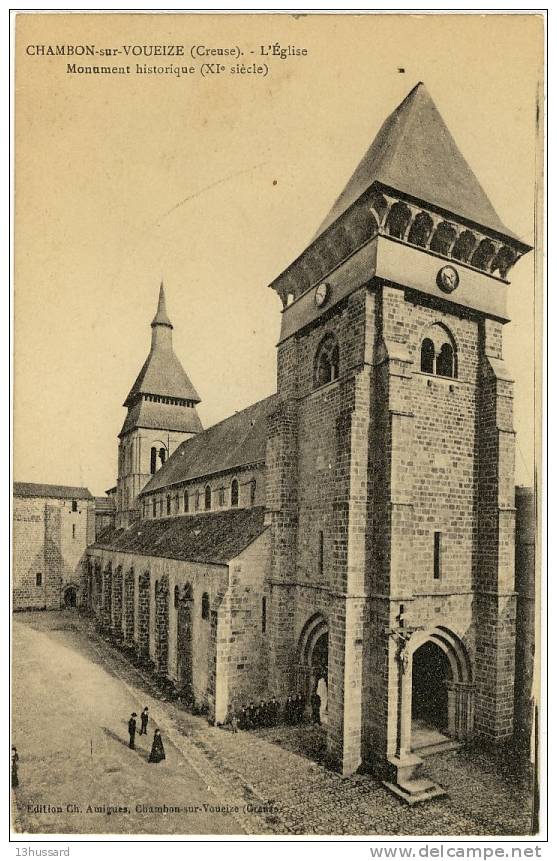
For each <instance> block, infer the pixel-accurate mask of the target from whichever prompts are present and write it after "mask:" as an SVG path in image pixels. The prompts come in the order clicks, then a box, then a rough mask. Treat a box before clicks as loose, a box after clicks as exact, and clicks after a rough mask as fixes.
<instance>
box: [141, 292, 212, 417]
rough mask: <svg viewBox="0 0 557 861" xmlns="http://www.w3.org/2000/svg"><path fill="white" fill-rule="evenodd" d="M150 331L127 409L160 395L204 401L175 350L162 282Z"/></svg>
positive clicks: (197, 401)
mask: <svg viewBox="0 0 557 861" xmlns="http://www.w3.org/2000/svg"><path fill="white" fill-rule="evenodd" d="M151 329H152V335H151V351H150V353H149V355H148V356H147V359H146V360H145V363H144V365H143V367H142V368H141V371H140V372H139V374H138V376H137V379H136V381H135V383H134V384H133V386H132V387H131V389H130V392H129V394H128V396H127V398H126V400H125V401H124V406H125V407H130V406H132V405H133V404H134V403H135V402H136V401H137V399H138V396H139V395H158V396H160V397H169V398H179V399H181V400H187V401H194V402H195V403H199V402H200V400H201V398H200V397H199V395H198V394H197V392H196V390H195V388H194V387H193V385H192V382H191V380H190V378H189V377H188V375H187V374H186V372H185V371H184V369H183V367H182V363H181V362H180V360H179V359H178V357H177V356H176V353H175V352H174V349H173V347H172V329H173V326H172V323H171V322H170V319H169V317H168V313H167V311H166V298H165V294H164V286H163V284H162V283H161V286H160V290H159V302H158V306H157V313H156V314H155V317H154V318H153V322H152V323H151Z"/></svg>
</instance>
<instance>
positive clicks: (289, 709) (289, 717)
mask: <svg viewBox="0 0 557 861" xmlns="http://www.w3.org/2000/svg"><path fill="white" fill-rule="evenodd" d="M293 705H294V704H293V702H292V697H291V696H288V697H287V698H286V705H285V707H284V717H285V720H286V723H287V724H288V725H289V726H291V725H292V724H293V723H294V708H293Z"/></svg>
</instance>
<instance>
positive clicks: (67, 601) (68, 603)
mask: <svg viewBox="0 0 557 861" xmlns="http://www.w3.org/2000/svg"><path fill="white" fill-rule="evenodd" d="M64 607H65V608H66V610H74V609H75V608H76V607H77V588H76V587H75V586H66V588H65V589H64Z"/></svg>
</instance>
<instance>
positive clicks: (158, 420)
mask: <svg viewBox="0 0 557 861" xmlns="http://www.w3.org/2000/svg"><path fill="white" fill-rule="evenodd" d="M138 427H141V428H152V429H154V430H159V429H160V430H168V431H179V432H182V433H199V432H200V431H202V430H203V425H202V424H201V419H200V418H199V416H198V414H197V410H196V409H195V407H182V406H178V405H177V404H162V403H156V402H155V401H145V400H140V401H137V402H136V403H135V404H134V405H133V407H131V408H130V409H129V410H128V414H127V416H126V418H125V419H124V424H123V425H122V430H121V431H120V433H119V436H123V435H124V434H126V433H129V432H130V431H131V430H134V428H138Z"/></svg>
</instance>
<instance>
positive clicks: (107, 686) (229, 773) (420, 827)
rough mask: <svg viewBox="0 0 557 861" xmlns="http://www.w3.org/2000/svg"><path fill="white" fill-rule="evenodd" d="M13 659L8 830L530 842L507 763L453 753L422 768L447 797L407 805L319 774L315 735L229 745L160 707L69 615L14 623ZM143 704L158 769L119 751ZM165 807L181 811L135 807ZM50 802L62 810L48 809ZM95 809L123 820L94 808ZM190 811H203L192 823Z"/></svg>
mask: <svg viewBox="0 0 557 861" xmlns="http://www.w3.org/2000/svg"><path fill="white" fill-rule="evenodd" d="M13 662H14V672H13V727H14V730H13V739H12V743H13V744H15V745H16V746H17V748H18V752H19V755H20V770H19V778H20V786H19V787H18V789H17V790H16V791H15V793H14V829H15V830H18V831H24V832H34V833H39V832H44V833H80V832H83V833H125V832H128V833H143V834H149V833H152V834H200V833H207V834H215V835H218V834H222V835H225V834H339V835H340V834H348V835H377V834H386V835H387V834H388V835H397V834H398V835H449V834H454V835H493V836H496V835H524V834H528V833H530V800H529V799H530V793H529V790H528V780H527V776H526V775H525V774H518V773H517V766H516V762H513V760H512V758H511V757H510V756H508V755H507V757H506V758H503V757H500V758H499V759H495V757H494V756H493V755H489V754H487V753H486V752H485V751H477V750H458V751H452V752H447V753H444V754H439V755H437V756H435V757H431V758H429V759H428V762H427V767H428V771H429V773H430V775H431V776H432V778H433V779H434V780H436V781H437V782H438V783H439V784H441V785H442V786H443V787H445V788H446V789H447V791H448V797H447V798H446V799H443V800H438V801H433V802H430V803H428V804H425V805H417V806H416V807H412V808H411V807H407V806H405V805H403V804H401V802H399V801H398V800H397V799H396V798H395V797H393V796H392V795H390V793H389V792H388V791H387V790H386V789H385V788H384V787H383V785H382V784H381V783H380V782H378V781H377V780H375V779H374V778H373V777H371V776H370V775H365V774H361V775H360V774H359V775H355V776H353V777H350V778H342V777H340V776H339V775H338V774H336V773H334V772H332V771H329V770H327V769H326V768H325V767H324V766H323V765H322V764H321V762H320V760H321V759H322V756H323V753H324V736H323V734H322V731H321V730H319V729H318V728H316V727H288V728H282V727H281V728H274V729H265V730H259V731H257V732H252V733H246V732H239V733H238V734H236V735H234V734H232V733H231V732H229V731H228V730H227V729H219V728H215V727H211V726H209V725H208V724H207V722H206V721H205V720H204V719H203V718H201V717H196V716H193V715H191V714H189V713H187V712H184V711H183V710H181V709H180V708H179V707H178V706H176V705H175V704H174V703H170V702H164V701H163V700H162V699H161V698H160V694H158V692H157V691H156V689H155V687H154V685H153V684H152V682H151V681H150V680H149V679H148V678H147V677H144V676H143V675H142V674H141V673H139V671H137V670H136V669H134V668H133V667H131V666H130V665H129V664H128V663H127V662H126V661H125V660H124V659H123V657H122V656H121V655H120V653H119V652H118V651H117V650H116V649H115V648H114V647H112V646H111V645H110V644H109V643H107V642H106V641H104V640H103V639H101V638H100V637H98V636H97V635H95V634H93V632H92V630H91V625H90V623H89V622H88V621H87V620H85V619H83V618H81V617H79V616H78V615H76V614H72V612H71V611H67V612H60V613H58V612H52V613H26V614H18V615H16V616H15V617H14V626H13ZM145 705H147V706H149V711H150V713H151V715H152V718H153V721H152V722H151V725H150V727H149V729H150V733H149V736H148V739H149V740H150V739H151V737H152V730H153V728H154V726H158V727H159V728H160V730H161V733H162V736H163V739H164V743H165V748H166V756H167V758H166V761H165V762H164V763H161V764H160V765H150V764H148V762H147V755H148V750H149V747H148V745H147V744H146V743H144V742H142V741H141V737H138V739H137V741H138V744H137V748H138V750H137V751H136V752H135V753H134V752H133V751H130V750H129V749H128V747H127V733H126V724H127V719H128V717H129V714H130V712H131V711H132V710H133V711H136V712H137V713H139V712H140V711H141V709H142V708H143V706H145ZM163 804H166V805H167V806H168V807H180V808H181V810H180V811H179V812H172V811H169V812H167V813H166V814H162V813H156V812H149V810H146V811H143V810H142V811H141V812H137V810H136V806H137V805H144V806H145V805H146V806H147V807H148V806H160V805H163ZM48 805H50V806H51V808H55V809H56V806H60V807H61V808H62V812H61V813H57V812H49V811H48V809H46V808H47V807H48ZM66 805H75V807H76V808H77V810H76V812H71V811H67V810H66ZM103 805H113V806H120V807H125V808H127V811H128V812H111V813H110V814H108V813H107V812H103V811H102V809H101V810H99V811H98V812H96V811H95V808H102V807H103ZM204 805H206V807H204ZM89 806H91V807H92V808H93V810H92V811H91V812H87V808H88V807H89ZM188 806H193V807H198V808H200V809H198V810H196V811H195V812H188V811H186V810H185V808H186V807H188ZM219 811H220V812H219Z"/></svg>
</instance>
